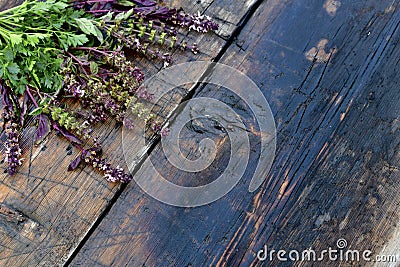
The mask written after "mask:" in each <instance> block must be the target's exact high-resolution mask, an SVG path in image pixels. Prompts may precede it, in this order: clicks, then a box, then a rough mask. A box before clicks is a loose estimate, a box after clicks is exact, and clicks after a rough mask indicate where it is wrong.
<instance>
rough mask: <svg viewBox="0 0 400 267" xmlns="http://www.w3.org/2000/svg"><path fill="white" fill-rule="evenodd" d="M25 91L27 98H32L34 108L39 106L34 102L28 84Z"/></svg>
mask: <svg viewBox="0 0 400 267" xmlns="http://www.w3.org/2000/svg"><path fill="white" fill-rule="evenodd" d="M26 92H27V93H28V96H29V98H30V99H31V100H32V102H33V104H34V105H35V107H36V108H38V107H39V105H38V103H37V102H36V100H35V98H34V97H33V95H32V93H31V90H29V86H28V85H27V86H26Z"/></svg>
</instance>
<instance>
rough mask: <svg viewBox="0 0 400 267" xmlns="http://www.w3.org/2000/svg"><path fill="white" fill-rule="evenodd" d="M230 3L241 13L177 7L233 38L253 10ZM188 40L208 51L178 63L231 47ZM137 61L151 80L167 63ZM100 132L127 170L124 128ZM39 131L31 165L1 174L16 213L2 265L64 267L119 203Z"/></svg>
mask: <svg viewBox="0 0 400 267" xmlns="http://www.w3.org/2000/svg"><path fill="white" fill-rule="evenodd" d="M14 3H15V2H14ZM230 3H231V4H232V5H233V6H236V7H240V8H238V9H237V10H239V12H236V13H232V12H231V13H229V14H226V13H224V12H225V11H226V10H227V9H224V6H227V5H226V1H197V2H196V3H194V4H193V3H189V2H182V1H175V2H174V3H173V4H174V5H177V6H183V7H184V8H185V10H187V11H188V12H197V11H200V12H202V13H203V12H204V13H206V14H211V15H213V16H214V15H215V16H217V17H216V18H217V19H218V14H220V15H221V16H220V17H221V20H218V22H219V23H220V24H221V26H222V28H221V30H220V31H219V32H218V35H220V36H226V37H229V36H230V35H231V34H232V31H233V30H234V28H235V24H236V23H238V22H239V21H240V18H241V16H243V14H245V13H246V10H247V9H246V8H247V6H246V3H247V1H233V2H232V1H230ZM1 4H7V6H6V7H10V5H11V4H13V3H12V2H11V1H7V3H5V2H1ZM232 5H229V7H232ZM3 7H4V6H3ZM185 39H186V40H188V41H189V42H190V41H193V42H197V43H198V44H199V46H200V49H201V51H202V52H201V53H199V54H198V55H192V54H190V53H182V52H180V51H176V52H174V54H175V58H177V60H176V61H177V63H178V62H181V61H182V62H184V61H188V60H196V59H202V60H212V59H213V58H214V57H216V56H217V55H218V54H219V52H220V51H221V49H222V48H223V47H224V45H225V43H226V41H225V40H224V39H223V38H221V37H219V36H217V35H215V34H209V35H202V36H199V35H198V34H195V33H190V34H189V35H188V36H187V37H185ZM134 60H135V62H136V63H137V64H138V65H139V66H141V67H143V68H144V69H145V70H146V72H147V74H148V75H151V74H154V73H156V72H157V71H158V70H159V69H160V68H161V64H154V63H152V62H149V61H146V60H141V59H136V58H134ZM186 93H187V92H182V91H181V92H180V94H179V95H178V94H177V95H173V96H172V97H171V99H170V101H166V102H165V103H164V105H165V107H167V108H169V109H172V108H173V107H174V103H176V101H179V99H181V98H182V97H184V95H185V94H186ZM166 110H167V111H168V109H166ZM95 130H96V132H97V133H98V134H99V135H100V136H102V138H103V140H102V141H103V145H104V154H105V155H106V156H107V158H108V159H109V161H110V162H112V163H113V164H115V165H118V164H119V165H120V166H125V162H124V159H123V155H122V149H121V127H119V126H118V125H115V123H113V122H111V123H107V124H104V125H101V126H99V127H97V128H96V129H95ZM33 131H34V127H31V128H28V129H26V130H25V131H24V133H23V142H22V143H23V148H24V155H23V156H24V157H25V159H26V160H25V161H26V162H25V164H24V165H23V166H22V168H20V170H19V173H18V175H16V176H13V177H9V176H8V175H6V174H5V173H2V174H1V175H0V196H1V199H0V203H1V205H4V207H7V209H9V210H10V211H12V214H13V212H14V215H10V216H11V217H10V216H8V215H7V216H6V215H5V216H0V227H1V229H2V231H1V232H0V240H1V243H0V244H1V246H0V265H1V266H32V265H43V266H51V265H58V264H63V263H64V262H65V261H66V260H67V259H68V257H69V255H70V254H71V253H73V251H74V249H75V248H76V247H77V246H78V245H79V243H80V242H81V241H82V239H83V238H84V237H85V235H86V234H87V232H88V231H89V230H90V229H91V228H92V227H93V225H94V224H95V222H96V220H97V219H98V218H99V217H100V216H101V214H102V213H103V212H104V211H105V210H106V208H107V207H108V206H109V205H110V203H113V202H114V201H115V199H114V198H116V197H117V196H118V192H119V190H120V188H121V187H120V186H119V185H115V184H109V183H107V182H106V181H104V180H103V178H102V177H101V175H100V174H98V173H96V172H93V171H92V169H90V168H81V169H79V170H77V171H74V172H67V171H66V170H67V166H68V164H69V163H70V162H71V161H72V160H73V159H74V158H75V157H76V156H77V155H78V152H77V151H75V150H74V149H72V148H71V147H70V146H69V145H68V143H67V142H66V141H65V140H62V139H60V138H58V137H57V136H55V135H51V136H50V137H48V139H47V140H46V141H45V142H43V143H42V144H41V145H40V146H39V147H35V146H33V145H32V142H33V141H32V139H31V138H30V136H31V135H32V133H33ZM1 147H3V146H1ZM2 149H3V148H2ZM2 149H1V150H2ZM133 149H134V150H137V151H141V150H144V149H146V148H143V147H138V146H133ZM5 167H6V166H5V164H4V163H2V164H1V165H0V168H1V170H2V171H3V170H4V169H5ZM2 207H3V206H2ZM17 214H20V215H21V216H22V220H23V221H21V222H19V221H18V220H17V218H18V216H19V215H17ZM10 218H11V219H10ZM12 218H14V219H12ZM10 220H11V221H10Z"/></svg>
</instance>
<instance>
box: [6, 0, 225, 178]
mask: <svg viewBox="0 0 400 267" xmlns="http://www.w3.org/2000/svg"><path fill="white" fill-rule="evenodd" d="M217 28H218V26H217V24H216V23H214V22H213V21H212V20H211V19H210V18H209V17H207V16H203V15H200V14H197V15H191V14H186V13H185V12H184V11H183V10H181V9H172V8H169V7H167V6H165V5H164V4H163V3H162V1H154V0H76V1H73V0H57V1H56V0H47V1H37V0H26V1H25V2H23V3H22V4H21V5H20V6H16V7H14V8H11V9H8V10H5V11H2V12H0V93H1V97H2V104H3V105H2V115H1V117H2V120H3V126H2V133H4V134H5V136H6V140H5V142H4V146H5V161H6V162H7V164H8V169H7V171H8V174H10V175H13V174H15V173H16V170H17V167H18V166H19V165H21V164H22V159H21V149H20V146H19V138H20V132H21V130H22V128H23V127H24V125H25V124H26V123H27V121H31V120H28V118H29V117H33V120H34V121H35V122H36V124H37V130H36V134H35V136H34V138H35V142H36V143H39V142H41V141H42V140H43V138H45V137H46V136H47V135H48V134H49V133H50V132H51V131H56V132H58V133H59V134H60V135H62V136H63V137H65V138H66V139H67V140H68V141H69V142H70V143H71V144H73V145H74V146H75V147H77V148H78V149H80V151H81V154H80V156H79V157H78V158H76V159H75V160H74V161H73V162H72V163H71V164H70V165H69V170H70V171H72V170H74V169H76V168H77V167H78V166H79V165H80V164H81V163H83V162H84V163H87V164H89V165H91V166H92V167H94V168H95V169H98V170H99V171H101V172H102V173H103V174H104V176H105V178H106V179H107V180H108V181H111V182H116V181H120V182H129V181H130V180H131V178H132V177H131V176H130V175H129V174H127V173H125V172H124V170H123V169H121V168H120V167H112V166H111V165H110V164H109V163H108V162H106V161H105V160H104V159H103V158H101V144H100V143H99V141H98V138H97V137H96V136H94V133H93V130H92V127H93V126H94V125H95V124H96V123H101V122H104V121H105V120H106V119H107V118H109V117H112V118H114V119H115V120H117V121H119V122H124V124H125V126H126V127H133V125H132V123H130V122H129V121H128V120H127V119H126V118H125V115H126V113H127V112H128V109H130V110H129V111H130V112H134V114H137V116H138V117H139V118H141V119H143V120H144V121H145V122H146V124H147V125H149V126H150V127H151V129H152V130H153V131H154V132H155V133H157V134H166V133H165V132H164V131H163V130H162V123H163V122H162V121H160V120H159V119H158V118H157V116H156V115H155V114H153V113H152V112H151V111H150V110H148V109H146V108H145V107H144V105H143V104H142V103H141V101H146V100H151V99H152V96H151V95H150V94H149V93H148V92H146V90H145V89H144V88H143V87H142V86H141V84H142V83H143V81H144V73H143V72H142V70H141V69H140V68H138V67H136V66H135V65H134V63H133V62H132V61H129V60H127V58H126V57H125V54H124V51H125V50H126V49H129V50H132V51H134V52H135V53H136V54H137V55H143V56H146V57H148V58H150V59H152V60H161V61H162V62H164V65H165V66H167V65H168V64H170V63H171V62H172V58H171V56H170V54H169V53H168V50H169V49H173V48H176V47H179V48H181V49H183V50H190V51H191V52H193V53H197V52H198V48H197V45H196V44H195V43H194V44H187V43H186V42H181V41H180V40H178V37H177V36H178V32H179V31H180V30H186V31H190V30H195V31H198V32H201V33H206V32H208V31H213V30H216V29H217ZM64 98H69V99H71V98H72V99H73V101H74V102H76V103H77V108H75V109H72V108H66V107H63V105H60V103H61V102H62V101H63V99H64ZM84 142H85V143H86V146H85V147H84ZM87 146H89V148H86V147H87Z"/></svg>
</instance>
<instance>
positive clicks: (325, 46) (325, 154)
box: [71, 0, 400, 266]
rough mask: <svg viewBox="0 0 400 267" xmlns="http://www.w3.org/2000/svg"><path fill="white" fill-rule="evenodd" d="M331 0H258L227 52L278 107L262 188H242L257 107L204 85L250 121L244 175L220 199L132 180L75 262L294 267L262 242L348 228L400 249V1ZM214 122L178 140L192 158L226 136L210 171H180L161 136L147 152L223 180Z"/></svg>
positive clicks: (359, 243)
mask: <svg viewBox="0 0 400 267" xmlns="http://www.w3.org/2000/svg"><path fill="white" fill-rule="evenodd" d="M335 2H336V3H332V1H289V0H288V1H278V0H277V1H265V2H263V3H262V4H261V6H260V7H259V8H258V9H257V11H256V12H255V14H254V15H253V17H252V19H251V20H250V21H249V22H248V23H247V24H246V26H245V27H244V29H243V30H242V32H241V34H240V35H239V36H238V37H237V38H236V41H235V43H234V44H233V45H232V46H231V47H230V48H229V49H228V50H227V52H226V53H225V54H224V57H223V58H222V60H221V62H222V63H226V64H228V65H230V66H233V67H235V68H237V69H239V70H241V71H243V72H244V73H246V74H247V75H248V76H249V77H250V78H252V79H253V80H254V81H255V82H256V83H257V85H258V86H259V87H260V89H261V90H262V92H263V93H264V95H265V97H266V98H267V99H268V101H269V103H270V105H271V108H272V110H273V112H274V116H275V119H276V123H277V129H278V151H277V153H276V158H275V162H274V165H273V167H272V170H271V171H270V174H269V175H268V177H267V181H266V182H265V183H264V184H263V186H262V188H261V189H260V190H258V191H256V192H254V193H249V192H247V188H248V183H249V180H250V178H251V175H252V172H254V169H255V164H256V162H257V159H258V155H259V153H258V152H259V151H258V149H259V144H258V143H259V138H258V137H257V135H259V134H260V133H259V132H257V124H256V123H255V122H254V119H253V115H252V114H251V112H250V111H249V110H248V109H246V105H245V104H244V103H243V102H242V101H240V99H238V98H237V97H236V96H235V95H233V94H232V93H231V92H229V91H228V90H226V89H224V88H216V87H215V86H210V85H207V86H205V87H201V88H200V90H199V91H198V92H197V93H196V95H195V97H212V98H215V99H218V100H221V101H224V102H225V103H227V104H230V105H231V106H232V108H233V109H235V110H236V111H237V113H238V114H240V115H241V116H243V118H244V121H245V124H246V125H247V126H248V128H249V129H253V130H252V131H249V138H250V141H251V144H252V146H251V148H252V151H253V152H254V153H252V155H251V160H250V161H251V163H250V164H249V165H248V168H247V170H246V174H245V177H244V179H243V180H242V182H241V183H239V184H238V185H237V186H236V187H235V188H234V189H233V190H232V191H231V192H230V193H229V194H227V195H226V196H224V197H223V198H221V199H220V200H218V201H217V202H214V203H212V204H210V205H207V206H203V207H199V208H186V209H184V208H176V207H171V206H168V205H165V204H163V203H160V202H158V201H156V200H154V199H152V198H151V197H149V196H147V195H146V194H144V193H143V192H142V191H141V190H140V188H138V187H137V186H136V185H135V184H134V183H131V184H130V185H129V186H128V187H127V188H126V190H125V191H124V192H123V193H122V195H121V196H120V198H119V199H118V201H117V203H116V204H115V205H114V206H113V207H112V209H111V210H110V212H109V213H108V215H107V216H106V217H105V218H104V220H103V221H102V222H101V223H100V225H99V226H98V227H97V228H96V230H95V231H94V233H93V234H92V235H91V236H90V238H89V239H88V240H87V242H86V243H85V245H84V246H83V247H82V249H81V251H80V252H79V253H78V255H77V256H76V258H75V259H74V260H73V261H72V263H71V265H72V266H86V265H95V266H259V265H265V266H278V265H279V266H291V265H292V264H293V263H292V262H278V261H277V259H276V258H275V259H274V260H273V261H265V262H261V261H259V260H257V258H256V253H257V252H258V251H259V250H260V249H262V248H263V247H264V245H265V244H266V245H268V247H269V248H271V249H272V248H273V249H276V250H279V249H285V250H287V251H289V250H292V249H297V250H299V251H302V250H305V249H308V248H310V247H312V248H314V249H315V250H316V251H322V250H323V249H327V248H328V247H336V242H337V240H338V239H339V238H344V239H346V240H347V244H348V245H347V248H350V249H358V250H360V251H362V250H364V249H370V250H372V251H373V256H376V255H377V254H378V253H380V252H382V249H383V248H384V247H385V246H388V247H389V249H387V250H383V251H387V253H400V251H399V247H398V246H396V244H398V242H399V241H398V240H397V237H396V233H397V232H398V228H399V224H398V223H399V221H400V220H399V219H400V210H399V203H400V195H399V194H398V192H399V189H400V183H399V178H400V173H399V169H400V162H399V160H400V157H399V156H400V154H399V152H400V134H399V133H400V128H399V115H400V110H399V107H400V91H399V89H398V86H399V82H400V77H399V75H398V73H399V71H400V65H399V58H400V47H399V46H398V41H399V38H400V29H399V21H400V12H399V8H400V6H399V2H398V1H362V2H358V1H341V2H339V4H338V3H337V2H338V1H335ZM182 112H185V110H184V111H182ZM179 118H180V116H179V115H177V117H176V120H177V121H179ZM213 125H214V124H213V123H210V122H207V121H197V122H193V123H191V124H188V125H187V127H186V128H184V129H183V131H182V136H181V140H182V146H181V150H182V151H183V152H184V154H185V155H186V156H187V157H188V158H190V159H195V158H196V157H198V156H199V151H198V142H199V140H202V139H204V138H212V139H213V140H214V141H215V143H216V144H218V150H217V152H216V153H217V157H216V160H215V162H214V163H213V164H212V165H211V166H210V167H209V168H208V169H206V170H205V171H202V172H201V173H195V174H191V173H186V172H183V171H180V170H178V169H176V168H175V167H173V166H172V165H171V164H169V163H168V162H167V160H166V159H165V158H164V155H163V153H162V149H161V146H160V145H157V147H156V148H155V149H154V151H153V152H152V154H151V156H150V158H149V159H148V161H150V160H151V161H152V162H153V164H154V165H155V166H156V167H157V168H158V170H159V171H160V172H161V173H162V174H164V176H166V177H169V179H170V181H173V182H175V183H177V184H184V185H198V184H202V183H206V182H208V181H210V180H213V179H215V178H216V177H217V176H218V175H219V174H220V173H222V172H223V171H224V167H225V166H226V164H227V162H228V161H229V140H227V138H226V134H225V133H224V131H223V130H221V129H219V128H218V127H213ZM171 127H174V124H172V126H171ZM143 166H144V168H145V167H146V163H145V164H144V165H143ZM142 173H146V169H144V170H143V172H142ZM365 264H367V263H365V262H328V261H323V262H321V263H315V264H314V265H315V266H338V265H340V266H348V265H356V266H363V265H365ZM369 264H370V265H372V264H373V263H369ZM295 265H301V266H303V265H304V266H310V265H311V264H310V263H309V262H303V263H301V262H297V263H295ZM378 266H380V265H378ZM392 266H396V263H392Z"/></svg>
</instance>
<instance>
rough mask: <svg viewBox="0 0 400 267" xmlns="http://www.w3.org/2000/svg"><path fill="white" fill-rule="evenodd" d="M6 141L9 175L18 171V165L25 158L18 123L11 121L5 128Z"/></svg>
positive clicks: (6, 159)
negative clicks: (20, 143) (22, 154)
mask: <svg viewBox="0 0 400 267" xmlns="http://www.w3.org/2000/svg"><path fill="white" fill-rule="evenodd" d="M5 134H6V138H7V139H6V141H5V143H4V146H5V148H6V152H5V154H6V158H5V161H6V162H7V163H8V168H7V172H8V174H9V175H14V174H15V173H16V172H17V167H18V166H20V165H22V161H23V159H22V158H21V148H20V147H19V131H18V124H16V123H13V122H11V123H9V124H7V126H6V129H5Z"/></svg>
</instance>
